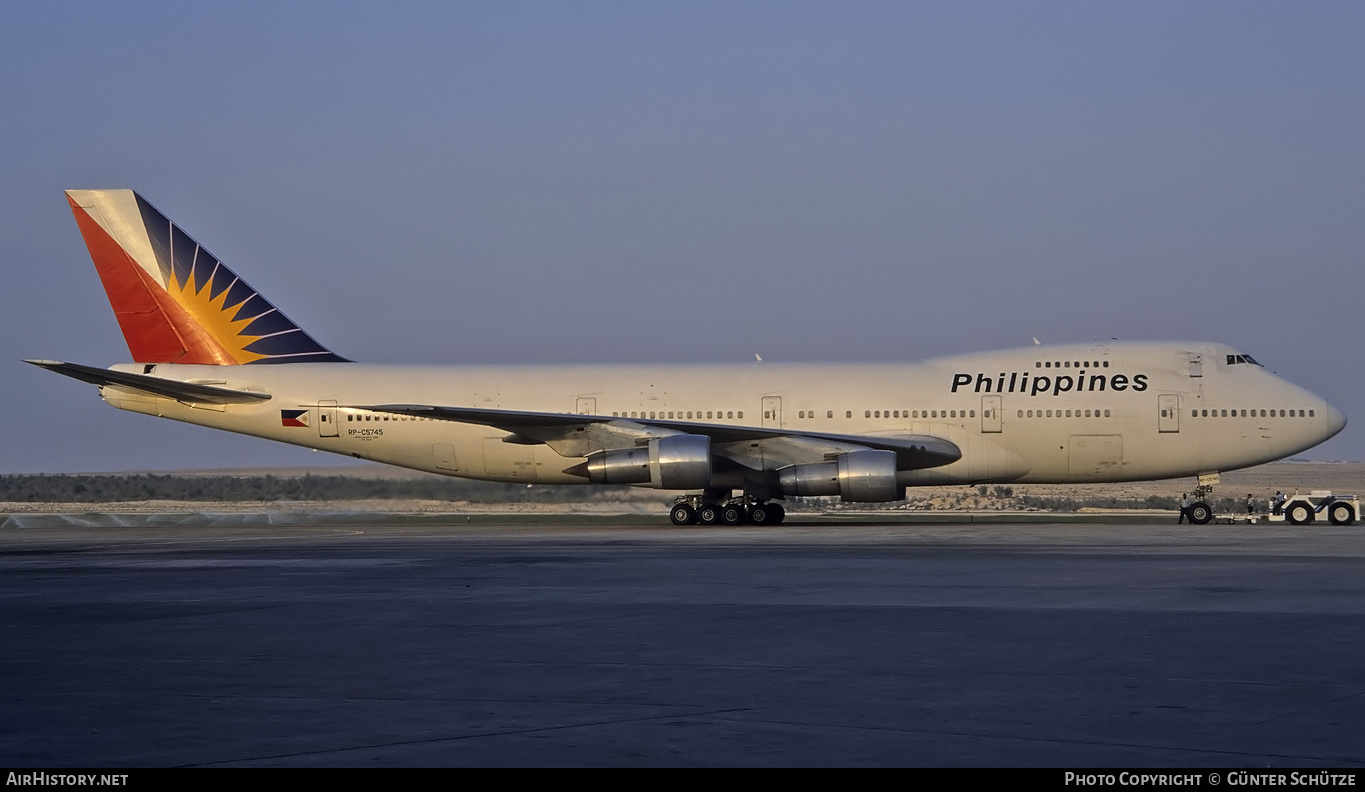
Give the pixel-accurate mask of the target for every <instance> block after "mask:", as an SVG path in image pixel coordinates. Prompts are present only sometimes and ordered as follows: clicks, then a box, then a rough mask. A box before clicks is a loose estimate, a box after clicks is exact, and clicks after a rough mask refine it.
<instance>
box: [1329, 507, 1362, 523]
mask: <svg viewBox="0 0 1365 792" xmlns="http://www.w3.org/2000/svg"><path fill="white" fill-rule="evenodd" d="M1327 519H1329V520H1331V521H1332V524H1333V525H1350V524H1351V523H1353V522H1355V521H1356V510H1355V509H1352V508H1351V504H1349V503H1333V504H1332V508H1331V509H1328V510H1327Z"/></svg>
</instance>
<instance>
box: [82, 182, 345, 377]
mask: <svg viewBox="0 0 1365 792" xmlns="http://www.w3.org/2000/svg"><path fill="white" fill-rule="evenodd" d="M66 199H67V202H68V203H70V204H71V211H72V213H73V214H74V215H75V216H76V224H77V225H78V226H80V229H81V235H82V236H83V237H85V245H86V247H87V248H89V249H90V258H91V259H92V260H93V261H94V262H95V269H96V270H97V271H98V272H99V276H100V280H101V281H102V282H103V284H104V291H105V293H106V294H108V296H109V304H110V305H111V306H113V309H114V316H115V317H116V318H117V319H118V323H119V328H120V329H121V330H122V331H123V337H124V340H126V341H127V342H128V351H129V352H131V353H132V355H133V360H134V361H135V362H138V363H204V364H220V365H234V364H238V363H320V362H346V359H345V358H343V357H339V356H338V355H336V354H334V353H332V352H331V351H329V350H328V349H327V348H326V347H324V346H322V345H321V344H319V343H318V342H317V341H314V340H313V338H312V336H309V335H308V334H307V333H305V332H304V331H303V330H302V329H300V328H299V326H298V325H296V324H294V322H293V321H291V320H290V319H289V318H288V317H286V316H285V315H284V314H282V313H280V312H279V311H278V310H277V309H276V308H275V306H273V305H271V304H270V302H269V301H267V300H266V299H265V298H264V297H262V296H261V295H260V294H259V293H257V291H256V290H255V289H253V288H251V287H250V286H248V285H247V283H246V281H243V280H242V279H241V278H238V277H237V275H236V273H234V272H233V271H232V270H230V269H228V268H227V266H226V265H225V264H223V263H222V262H221V261H219V260H218V259H217V258H215V257H214V256H213V255H212V254H210V253H209V252H208V251H207V250H205V249H204V248H203V247H201V246H200V245H199V243H198V242H195V241H194V240H193V239H191V238H190V236H189V235H188V234H186V233H185V232H184V231H182V230H181V229H180V228H179V227H178V226H176V225H175V224H174V223H172V222H171V221H170V220H168V219H167V218H166V216H165V215H163V214H162V213H161V212H159V211H157V209H156V208H155V207H153V206H152V205H151V204H150V203H148V202H147V201H146V200H145V199H144V198H143V197H142V196H140V195H138V194H137V193H135V192H133V191H132V190H67V191H66Z"/></svg>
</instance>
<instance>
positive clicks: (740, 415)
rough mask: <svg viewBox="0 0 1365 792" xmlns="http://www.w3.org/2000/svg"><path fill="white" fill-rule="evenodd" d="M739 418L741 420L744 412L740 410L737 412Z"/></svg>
mask: <svg viewBox="0 0 1365 792" xmlns="http://www.w3.org/2000/svg"><path fill="white" fill-rule="evenodd" d="M739 417H740V418H743V417H744V411H743V410H740V411H739Z"/></svg>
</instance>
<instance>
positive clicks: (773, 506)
mask: <svg viewBox="0 0 1365 792" xmlns="http://www.w3.org/2000/svg"><path fill="white" fill-rule="evenodd" d="M785 519H787V510H786V509H784V508H782V504H780V503H769V504H768V525H781V524H782V521H783V520H785Z"/></svg>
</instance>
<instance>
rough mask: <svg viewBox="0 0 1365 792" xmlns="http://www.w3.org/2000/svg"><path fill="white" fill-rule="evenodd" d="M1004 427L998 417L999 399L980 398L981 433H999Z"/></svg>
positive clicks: (997, 397) (992, 397) (991, 397)
mask: <svg viewBox="0 0 1365 792" xmlns="http://www.w3.org/2000/svg"><path fill="white" fill-rule="evenodd" d="M1003 426H1004V422H1003V420H1002V418H1001V417H1000V397H999V396H982V397H981V431H983V432H999V431H1001V429H1002V427H1003Z"/></svg>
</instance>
